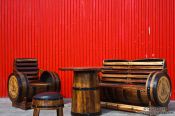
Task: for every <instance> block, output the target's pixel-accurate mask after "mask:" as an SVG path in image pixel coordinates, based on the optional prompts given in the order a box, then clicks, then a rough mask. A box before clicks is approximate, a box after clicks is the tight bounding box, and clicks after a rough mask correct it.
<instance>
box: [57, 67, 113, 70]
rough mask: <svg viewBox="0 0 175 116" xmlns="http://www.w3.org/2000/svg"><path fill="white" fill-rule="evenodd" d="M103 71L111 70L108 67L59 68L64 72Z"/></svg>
mask: <svg viewBox="0 0 175 116" xmlns="http://www.w3.org/2000/svg"><path fill="white" fill-rule="evenodd" d="M102 69H110V68H107V67H63V68H59V70H62V71H100V70H102Z"/></svg>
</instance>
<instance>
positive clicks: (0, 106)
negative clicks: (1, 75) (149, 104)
mask: <svg viewBox="0 0 175 116" xmlns="http://www.w3.org/2000/svg"><path fill="white" fill-rule="evenodd" d="M70 112H71V102H70V99H65V106H64V116H71V114H70ZM32 115H33V110H27V111H25V110H21V109H18V108H14V107H12V106H11V101H10V100H9V99H8V98H1V99H0V116H32ZM102 115H103V116H128V115H129V116H144V115H143V114H138V113H130V112H123V111H115V110H107V109H102ZM164 115H165V116H175V101H171V103H170V104H169V112H167V114H159V116H164ZM40 116H56V111H54V110H42V111H41V112H40Z"/></svg>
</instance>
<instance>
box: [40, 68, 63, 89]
mask: <svg viewBox="0 0 175 116" xmlns="http://www.w3.org/2000/svg"><path fill="white" fill-rule="evenodd" d="M40 81H41V82H48V83H51V86H50V89H51V90H53V91H56V92H60V90H61V80H60V78H59V76H58V74H57V73H55V72H50V71H44V72H43V73H42V74H41V76H40Z"/></svg>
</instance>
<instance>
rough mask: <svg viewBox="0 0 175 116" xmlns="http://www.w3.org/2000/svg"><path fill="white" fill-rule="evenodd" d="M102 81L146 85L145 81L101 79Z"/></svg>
mask: <svg viewBox="0 0 175 116" xmlns="http://www.w3.org/2000/svg"><path fill="white" fill-rule="evenodd" d="M103 81H108V82H125V83H132V82H134V83H146V80H127V79H117V78H115V79H113V78H102V82H103Z"/></svg>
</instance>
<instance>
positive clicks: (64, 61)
mask: <svg viewBox="0 0 175 116" xmlns="http://www.w3.org/2000/svg"><path fill="white" fill-rule="evenodd" d="M0 3H1V4H0V25H1V26H0V48H1V50H0V53H1V54H2V57H1V58H0V70H1V73H0V77H1V78H2V80H3V81H0V97H5V96H7V90H6V89H7V77H8V75H9V74H10V72H12V65H13V59H14V58H16V57H36V58H38V61H39V67H40V68H43V69H47V70H53V71H56V72H58V73H59V75H60V78H61V81H62V91H61V93H62V94H63V95H64V97H70V96H71V87H72V73H70V72H61V71H58V67H69V66H101V65H102V60H103V59H107V58H109V59H111V58H116V59H138V58H146V57H160V58H165V59H166V60H167V65H168V71H169V74H170V77H171V80H172V83H173V92H172V98H173V99H175V90H174V89H175V83H174V78H173V77H174V76H175V73H174V68H175V62H174V59H175V49H174V48H175V40H174V37H175V36H174V33H175V29H174V28H175V27H174V25H175V23H174V20H175V11H174V10H175V7H174V5H175V2H174V0H168V1H165V0H154V1H152V0H141V1H140V0H134V1H133V0H75V1H72V0H53V1H49V0H37V1H36V0H26V1H22V0H18V1H10V0H1V1H0ZM149 31H150V33H149Z"/></svg>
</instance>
